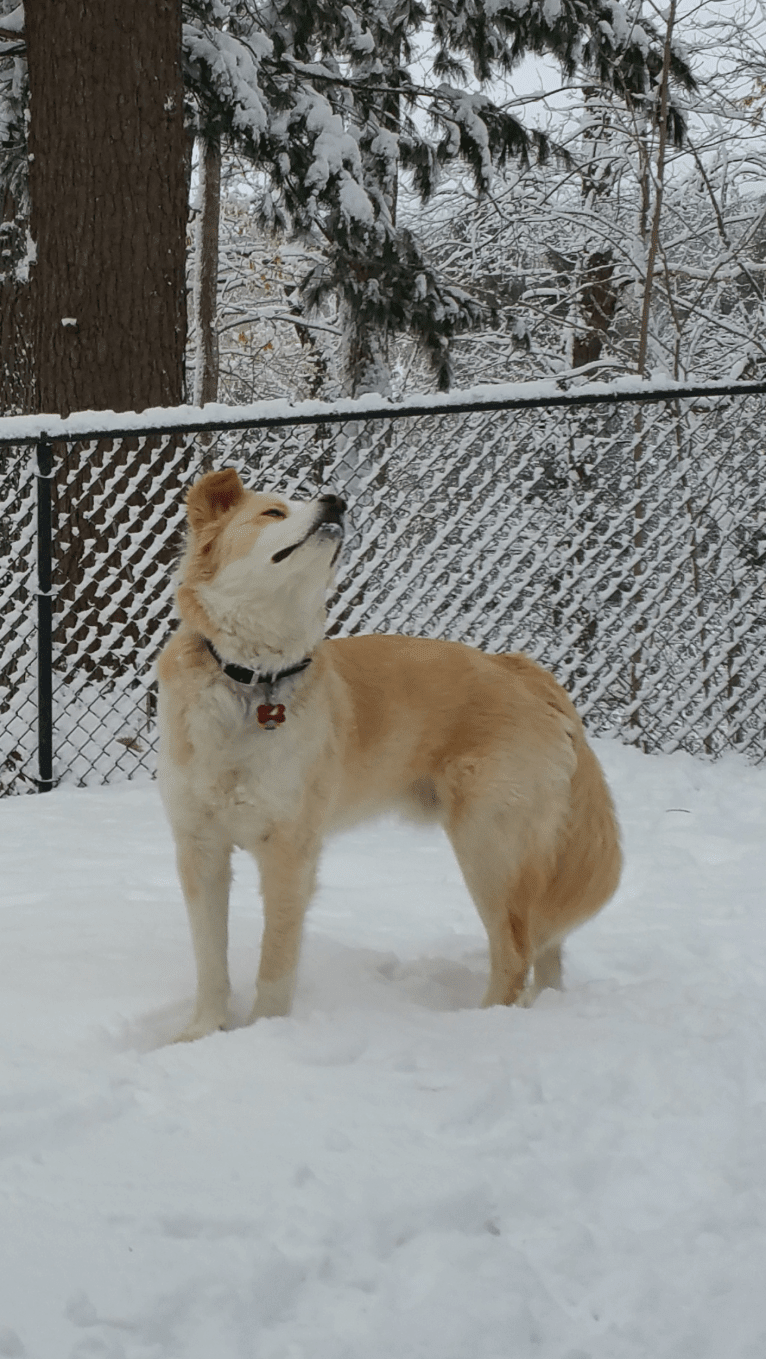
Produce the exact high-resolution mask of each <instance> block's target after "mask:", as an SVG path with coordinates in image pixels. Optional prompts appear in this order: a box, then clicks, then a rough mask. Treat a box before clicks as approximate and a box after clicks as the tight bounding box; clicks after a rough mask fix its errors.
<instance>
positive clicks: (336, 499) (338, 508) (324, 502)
mask: <svg viewBox="0 0 766 1359" xmlns="http://www.w3.org/2000/svg"><path fill="white" fill-rule="evenodd" d="M345 510H346V502H345V500H341V497H340V496H339V495H320V497H319V512H318V514H317V517H316V520H315V521H314V529H313V532H314V533H319V534H321V535H322V537H328V538H342V537H343V529H344V524H343V515H344V513H345Z"/></svg>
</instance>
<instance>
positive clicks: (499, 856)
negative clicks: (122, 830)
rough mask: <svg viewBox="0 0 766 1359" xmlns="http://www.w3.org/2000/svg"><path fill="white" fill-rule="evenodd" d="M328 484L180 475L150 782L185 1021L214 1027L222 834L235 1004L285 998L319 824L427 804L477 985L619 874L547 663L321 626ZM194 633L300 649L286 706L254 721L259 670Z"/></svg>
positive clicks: (223, 980)
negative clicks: (252, 887) (320, 491)
mask: <svg viewBox="0 0 766 1359" xmlns="http://www.w3.org/2000/svg"><path fill="white" fill-rule="evenodd" d="M331 499H332V497H325V498H324V501H325V502H326V501H328V500H331ZM323 503H324V502H323V501H314V502H292V501H290V500H286V499H285V498H284V497H281V496H275V495H263V494H256V493H253V492H251V491H246V490H244V489H243V487H242V485H241V483H240V481H239V478H238V477H237V476H236V473H234V472H233V471H231V470H227V471H224V472H211V473H208V474H207V475H206V476H204V477H202V478H201V480H200V481H199V482H197V484H196V485H195V486H194V487H193V488H192V490H191V491H190V493H189V497H188V515H189V530H190V531H189V539H188V544H187V549H186V552H185V555H184V558H183V560H182V563H181V568H180V572H179V581H180V583H179V587H178V595H177V598H178V609H179V613H180V615H181V620H182V622H181V626H180V628H179V630H178V631H177V633H176V634H175V635H174V637H173V639H172V640H171V642H170V643H169V645H168V646H167V647H166V648H165V650H164V652H163V654H162V656H161V658H160V663H159V679H160V788H161V791H162V796H163V800H164V803H165V807H166V810H167V814H168V817H169V820H170V823H171V826H172V828H173V833H174V836H175V839H176V846H177V855H178V870H179V875H180V879H181V883H182V886H183V890H184V895H185V897H186V901H187V906H188V910H189V919H190V924H191V931H192V938H193V943H194V949H195V956H196V962H197V972H198V993H197V1005H196V1010H195V1013H194V1015H193V1017H192V1019H191V1022H190V1023H189V1025H188V1026H187V1027H186V1029H185V1030H184V1031H183V1033H182V1034H181V1035H179V1036H180V1037H181V1038H184V1039H191V1038H198V1037H201V1036H202V1035H203V1034H206V1033H210V1032H211V1031H212V1030H214V1029H220V1028H225V1027H226V1023H227V1007H228V996H229V981H228V970H227V956H226V955H227V914H228V889H229V878H230V868H229V864H230V857H231V852H232V849H233V847H234V846H239V847H241V848H243V849H246V850H249V851H250V852H251V853H252V854H253V855H254V856H255V859H256V861H257V864H258V868H259V870H260V877H261V890H262V895H263V906H264V932H263V943H262V950H261V960H260V967H259V971H258V981H257V991H256V999H255V1005H254V1007H253V1012H252V1016H251V1018H252V1019H256V1018H258V1017H259V1016H264V1015H278V1014H286V1013H288V1011H289V1009H290V1004H291V1001H292V995H293V990H294V986H295V977H296V970H297V964H298V955H299V949H300V940H301V932H302V927H303V918H304V914H305V911H306V908H307V906H308V904H309V900H310V898H311V895H312V892H313V890H314V884H315V874H316V866H317V861H318V858H319V854H320V850H321V846H322V841H323V839H324V837H325V836H326V835H327V834H328V832H331V831H333V830H337V829H339V828H342V827H346V826H350V825H352V824H353V823H354V822H357V821H359V820H361V819H363V818H367V817H371V816H376V815H377V814H379V813H381V812H383V811H385V810H386V809H390V808H394V809H399V810H401V811H402V812H404V813H405V814H409V815H412V816H415V817H419V818H421V819H422V818H424V817H425V818H429V819H434V820H437V821H439V822H441V824H442V825H443V826H444V828H445V830H446V832H447V834H448V836H449V838H450V840H451V842H452V845H453V847H454V850H455V854H456V856H457V858H458V861H459V863H460V867H461V869H462V872H463V876H464V878H465V881H466V884H467V886H468V890H469V891H470V893H471V895H472V897H473V900H474V902H475V904H476V907H477V909H478V911H479V915H480V916H481V919H482V921H483V922H484V925H485V928H486V931H487V935H488V938H489V952H490V977H489V984H488V987H487V992H486V995H485V998H484V1004H485V1005H498V1004H500V1005H510V1004H512V1003H513V1002H515V1001H521V1002H524V1003H529V1002H530V1001H531V1000H532V999H533V998H534V996H535V995H536V994H537V993H538V991H539V990H540V989H541V988H542V987H544V986H558V985H560V975H561V958H560V944H561V940H562V938H563V936H564V935H565V934H567V933H568V931H569V930H571V929H572V928H574V927H575V926H576V925H579V924H581V922H582V921H584V920H586V919H587V918H588V917H589V916H591V915H593V914H594V912H595V911H597V910H598V909H599V908H600V907H601V906H603V905H604V903H605V902H606V901H607V900H608V899H609V897H610V896H611V895H612V893H613V892H614V890H615V888H616V886H617V882H618V878H619V873H620V850H619V835H618V829H617V824H616V820H615V815H614V809H613V806H612V801H611V798H610V796H609V792H608V789H607V787H606V784H605V781H604V777H603V775H602V772H601V769H600V767H599V764H598V761H597V760H596V757H595V755H594V754H593V752H592V751H591V749H590V747H589V746H588V745H587V743H586V740H585V735H584V732H583V727H582V723H581V722H580V719H579V717H578V716H577V713H576V711H575V709H574V707H573V706H572V703H571V702H570V700H569V698H568V697H567V695H566V694H565V693H564V690H563V689H562V688H561V687H560V686H559V685H558V684H557V683H556V681H555V680H554V679H553V677H552V675H550V674H548V673H547V671H545V670H543V669H542V668H541V667H540V666H538V665H536V664H535V663H534V662H533V661H531V660H529V659H528V658H527V657H525V656H522V655H508V656H505V655H504V656H492V655H486V654H484V653H483V652H480V651H476V650H474V649H472V648H470V647H467V646H463V645H461V644H459V643H456V642H438V641H425V640H419V639H416V638H409V637H388V636H369V637H353V638H346V639H343V640H334V641H326V640H323V635H322V634H323V626H324V596H325V592H326V588H327V585H328V583H329V581H330V579H331V576H332V568H333V563H334V559H335V557H336V555H337V551H338V540H339V535H340V531H341V530H340V528H339V527H338V526H337V524H336V525H335V526H333V527H330V526H328V523H327V522H326V520H323V519H322V517H321V516H322V514H323V513H324V512H325V511H324V510H323V509H322V505H323ZM341 504H342V502H341ZM336 517H337V516H336ZM296 544H298V545H297V546H296ZM204 639H207V640H209V641H210V642H212V644H213V645H214V647H215V648H216V650H217V651H218V653H219V655H220V657H221V658H222V659H223V660H224V661H225V662H229V663H232V662H233V663H234V664H237V665H242V666H247V667H249V668H252V669H254V670H256V671H257V672H259V673H261V674H266V673H268V674H272V673H274V672H276V671H278V670H281V669H286V668H287V667H289V666H292V665H293V664H295V663H297V662H298V661H300V660H301V659H302V658H303V657H304V656H306V655H309V654H311V655H312V657H313V659H312V663H311V664H310V666H309V667H308V668H307V669H306V670H304V671H302V672H301V673H299V674H296V675H294V676H291V677H289V678H286V679H283V680H282V681H281V682H280V684H279V692H278V695H276V696H275V701H276V700H277V699H278V701H279V702H280V703H283V704H284V705H285V713H286V718H285V721H284V722H283V723H282V725H280V726H278V727H277V728H276V729H275V730H265V729H264V728H263V727H261V726H259V724H258V719H257V716H256V707H257V705H258V704H262V703H263V702H264V696H263V691H262V690H261V689H258V688H255V689H253V688H248V687H246V686H245V685H243V684H240V683H238V682H236V681H235V680H232V679H229V678H228V677H227V676H226V675H225V674H224V673H223V671H222V669H221V667H220V665H219V662H218V661H217V660H216V659H215V658H214V656H213V655H211V653H210V651H209V650H208V648H207V646H206V645H205V640H204ZM530 969H531V973H532V975H531V979H529V980H528V974H529V973H530Z"/></svg>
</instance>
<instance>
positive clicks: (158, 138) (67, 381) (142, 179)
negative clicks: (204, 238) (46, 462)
mask: <svg viewBox="0 0 766 1359" xmlns="http://www.w3.org/2000/svg"><path fill="white" fill-rule="evenodd" d="M26 39H27V51H28V59H29V86H30V109H31V121H30V127H29V151H30V156H31V158H32V159H31V162H30V169H29V187H30V197H31V223H30V226H31V235H32V240H33V241H34V243H35V247H36V259H35V261H34V263H33V264H32V268H31V277H30V283H29V289H30V296H29V303H30V304H31V305H29V306H27V307H26V308H25V312H26V315H27V324H28V326H29V329H30V334H29V336H28V344H29V347H30V348H31V350H32V353H33V354H34V370H35V390H34V393H33V394H32V400H33V401H34V404H35V406H36V408H37V409H38V410H47V411H55V412H57V413H59V414H61V415H66V414H67V413H68V412H69V411H72V410H109V409H111V410H143V409H145V408H146V407H147V406H155V405H157V406H159V405H177V404H179V402H180V401H181V400H182V396H183V359H184V349H185V342H186V292H185V286H186V285H185V247H186V212H187V202H186V177H185V167H184V156H185V137H184V128H183V83H182V71H181V6H180V3H179V2H178V0H137V3H134V4H130V5H126V4H125V3H124V0H32V3H30V4H28V5H27V10H26Z"/></svg>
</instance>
